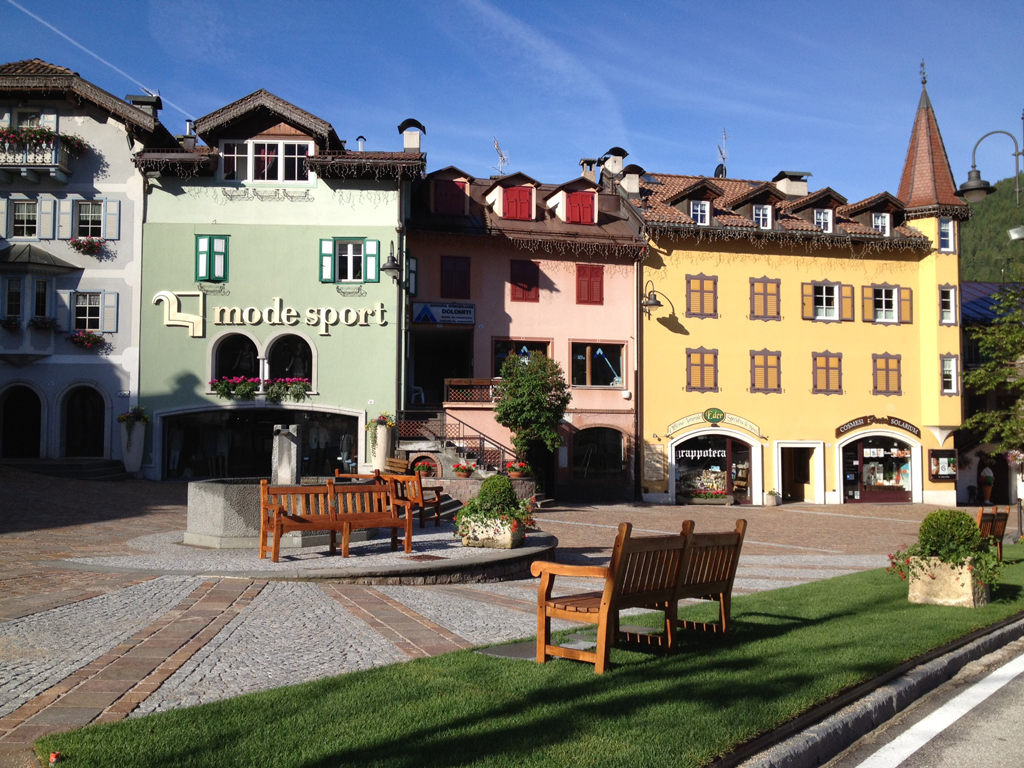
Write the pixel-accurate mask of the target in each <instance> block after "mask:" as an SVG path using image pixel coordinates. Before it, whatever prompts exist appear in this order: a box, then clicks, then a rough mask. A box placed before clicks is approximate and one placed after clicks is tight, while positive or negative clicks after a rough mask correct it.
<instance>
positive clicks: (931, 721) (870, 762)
mask: <svg viewBox="0 0 1024 768" xmlns="http://www.w3.org/2000/svg"><path fill="white" fill-rule="evenodd" d="M1022 672H1024V656H1018V657H1017V658H1016V659H1014V660H1013V661H1010V662H1008V663H1006V664H1004V665H1003V666H1001V667H1000V668H999V669H997V670H996V671H995V672H993V673H992V674H991V675H989V676H988V677H986V678H984V679H983V680H979V681H978V682H977V683H975V684H974V685H972V686H971V687H970V688H968V689H967V690H966V691H964V692H963V693H961V694H960V695H958V696H957V697H956V698H954V699H952V700H950V701H948V702H946V703H945V704H943V705H942V706H941V707H939V708H938V709H937V710H935V711H934V712H932V713H931V714H930V715H928V717H926V718H925V719H924V720H922V721H921V722H919V723H917V724H916V725H914V726H913V727H912V728H909V729H907V731H905V732H904V733H903V734H902V735H901V736H899V737H897V738H896V739H894V740H893V741H891V742H889V743H888V744H886V745H885V746H884V747H882V748H881V749H880V750H878V751H877V752H875V754H873V755H872V756H871V757H869V758H868V759H867V760H865V761H864V762H863V763H861V764H860V765H859V766H857V768H896V766H897V765H899V764H900V763H902V762H903V761H904V760H906V759H907V758H908V757H910V756H911V755H912V754H914V753H915V752H916V751H917V750H919V749H920V748H921V747H923V746H924V745H925V744H927V743H928V742H929V741H931V740H932V739H933V738H935V737H936V736H938V735H939V734H940V733H942V731H944V730H945V729H946V728H948V727H949V726H951V725H952V724H953V723H955V722H956V721H957V720H959V719H960V718H961V717H963V716H964V715H966V714H967V713H968V712H970V711H971V710H972V709H974V708H975V707H976V706H978V705H979V704H981V702H983V701H984V700H985V699H987V698H988V697H989V696H991V695H992V694H993V693H995V692H996V691H998V690H999V689H1000V688H1002V687H1003V686H1004V685H1006V684H1007V683H1009V682H1010V681H1011V680H1013V679H1014V678H1015V677H1017V675H1019V674H1021V673H1022Z"/></svg>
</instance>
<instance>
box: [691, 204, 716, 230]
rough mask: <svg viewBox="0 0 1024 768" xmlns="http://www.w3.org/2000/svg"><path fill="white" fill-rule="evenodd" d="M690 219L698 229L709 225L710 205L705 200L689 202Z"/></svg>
mask: <svg viewBox="0 0 1024 768" xmlns="http://www.w3.org/2000/svg"><path fill="white" fill-rule="evenodd" d="M690 218H691V219H693V221H694V223H695V224H696V225H697V226H699V227H706V226H708V225H709V224H710V223H711V203H710V202H709V201H707V200H691V201H690Z"/></svg>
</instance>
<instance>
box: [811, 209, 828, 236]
mask: <svg viewBox="0 0 1024 768" xmlns="http://www.w3.org/2000/svg"><path fill="white" fill-rule="evenodd" d="M814 226H816V227H817V228H818V229H820V230H821V231H822V232H824V233H826V234H832V209H831V208H815V209H814Z"/></svg>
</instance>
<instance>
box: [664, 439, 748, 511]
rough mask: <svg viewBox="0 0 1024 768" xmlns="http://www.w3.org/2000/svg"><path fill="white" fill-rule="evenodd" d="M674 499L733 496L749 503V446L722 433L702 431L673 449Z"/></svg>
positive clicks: (696, 501) (739, 501)
mask: <svg viewBox="0 0 1024 768" xmlns="http://www.w3.org/2000/svg"><path fill="white" fill-rule="evenodd" d="M675 473H676V501H677V502H680V503H684V504H685V503H693V504H700V502H701V499H717V498H724V497H726V496H732V498H733V500H734V501H735V502H736V503H737V504H749V503H750V482H751V477H750V446H749V445H747V444H746V443H744V442H743V441H741V440H734V439H733V438H731V437H727V436H725V435H701V436H700V437H694V438H691V439H690V440H686V441H684V442H682V443H679V444H678V445H677V446H676V449H675Z"/></svg>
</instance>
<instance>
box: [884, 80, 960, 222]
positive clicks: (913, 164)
mask: <svg viewBox="0 0 1024 768" xmlns="http://www.w3.org/2000/svg"><path fill="white" fill-rule="evenodd" d="M927 82H928V79H927V77H925V74H924V69H923V65H922V70H921V101H920V103H919V104H918V105H917V117H915V118H914V130H913V131H912V132H911V134H910V147H909V148H908V149H907V160H906V162H905V163H904V165H903V176H902V177H900V190H899V194H898V195H897V196H898V197H899V199H900V200H902V201H903V204H904V205H906V207H907V211H906V213H907V218H922V217H924V216H934V215H936V214H941V215H946V216H952V217H954V218H960V217H962V218H969V217H970V209H969V208H968V207H967V205H965V204H964V202H963V201H962V200H960V198H958V197H957V196H956V183H955V182H954V181H953V172H952V171H951V170H950V167H949V158H948V157H947V156H946V147H945V145H944V144H943V143H942V134H940V133H939V123H938V121H937V120H936V119H935V110H933V109H932V102H931V99H929V98H928V88H927V85H926V83H927Z"/></svg>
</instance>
